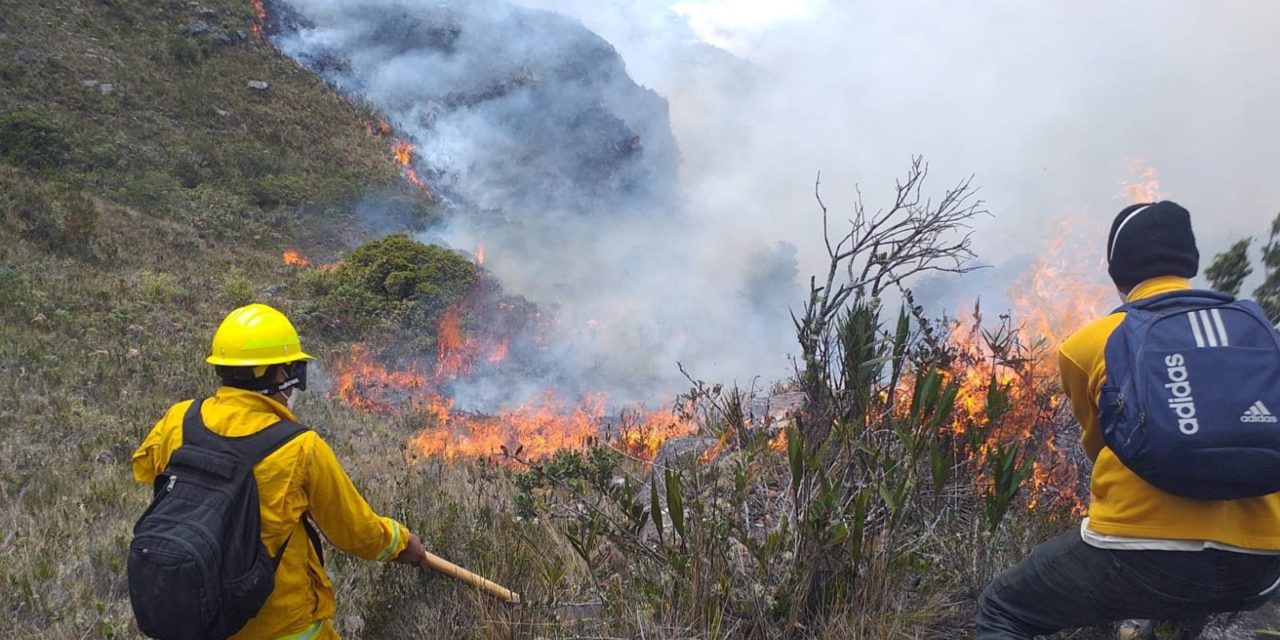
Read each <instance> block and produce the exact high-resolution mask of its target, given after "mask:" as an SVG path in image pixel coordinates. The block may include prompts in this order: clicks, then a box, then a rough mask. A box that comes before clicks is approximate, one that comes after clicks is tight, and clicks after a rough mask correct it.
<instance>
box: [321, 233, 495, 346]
mask: <svg viewBox="0 0 1280 640" xmlns="http://www.w3.org/2000/svg"><path fill="white" fill-rule="evenodd" d="M478 277H479V276H478V273H477V269H476V267H475V265H473V264H472V263H471V262H470V261H469V260H467V259H466V258H463V257H462V256H460V255H458V254H456V253H454V252H452V251H450V250H448V249H445V248H442V247H437V246H433V245H427V244H423V243H421V242H418V241H416V240H413V239H412V238H410V237H409V236H408V235H405V234H395V235H391V236H387V237H386V238H383V239H381V240H375V241H373V242H369V243H366V244H364V245H362V246H360V247H359V248H357V249H356V250H355V251H353V252H352V253H351V255H350V256H349V257H348V258H347V259H346V260H344V261H343V262H342V264H341V266H339V267H338V269H337V271H335V272H334V273H333V276H332V279H330V278H327V277H325V278H316V279H314V281H313V282H311V283H310V285H311V286H312V287H313V288H315V289H319V290H327V291H328V294H327V296H326V297H325V306H326V307H328V311H329V312H330V313H329V315H331V316H337V318H340V319H341V320H340V322H343V323H354V325H355V326H361V327H369V328H372V327H375V326H378V325H382V326H384V327H385V328H387V329H393V330H396V329H399V330H406V331H407V332H408V334H409V336H411V337H412V338H413V339H414V340H416V341H425V342H424V343H425V344H430V343H433V342H434V340H435V321H436V319H437V318H438V317H439V315H440V313H442V312H443V311H444V310H445V309H447V308H448V307H449V305H452V304H453V303H455V302H457V301H459V300H461V299H462V298H463V297H464V296H466V295H467V293H468V292H470V291H471V289H472V287H473V286H475V284H476V282H477V281H478Z"/></svg>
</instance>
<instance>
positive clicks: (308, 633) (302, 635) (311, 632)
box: [276, 620, 324, 640]
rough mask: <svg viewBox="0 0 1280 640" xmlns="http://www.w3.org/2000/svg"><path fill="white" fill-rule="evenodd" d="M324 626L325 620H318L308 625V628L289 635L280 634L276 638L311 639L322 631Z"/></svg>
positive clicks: (281, 639) (278, 639)
mask: <svg viewBox="0 0 1280 640" xmlns="http://www.w3.org/2000/svg"><path fill="white" fill-rule="evenodd" d="M322 627H324V620H316V621H315V622H312V623H311V624H310V625H308V626H307V628H306V629H303V630H302V631H299V632H297V633H291V634H289V635H287V636H280V637H279V638H276V640H311V638H314V637H316V634H317V633H320V629H321V628H322Z"/></svg>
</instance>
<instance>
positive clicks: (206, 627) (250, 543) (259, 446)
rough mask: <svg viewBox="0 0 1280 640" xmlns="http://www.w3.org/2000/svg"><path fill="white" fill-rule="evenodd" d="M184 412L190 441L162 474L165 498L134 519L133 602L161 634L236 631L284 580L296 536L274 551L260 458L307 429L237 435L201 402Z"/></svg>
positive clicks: (185, 439)
mask: <svg viewBox="0 0 1280 640" xmlns="http://www.w3.org/2000/svg"><path fill="white" fill-rule="evenodd" d="M201 402H202V400H200V399H197V400H196V401H194V402H192V403H191V408H190V409H188V410H187V413H186V416H185V417H184V418H183V420H182V445H181V446H180V447H178V449H177V450H175V451H174V452H173V455H172V456H170V458H169V464H168V466H166V467H165V469H164V472H163V473H161V474H160V475H159V476H157V477H156V481H155V497H154V498H153V499H152V501H151V505H150V506H149V507H147V510H146V512H144V513H143V514H142V517H141V518H139V519H138V522H137V524H135V525H134V527H133V542H132V543H131V544H130V545H129V562H128V571H129V600H130V602H131V603H132V605H133V615H134V617H135V618H136V619H137V621H138V628H139V629H141V630H142V632H143V633H145V634H146V635H148V636H151V637H154V638H159V639H161V640H168V639H170V638H173V639H178V638H182V639H205V638H208V639H215V638H219V639H220V638H226V637H227V636H230V635H231V634H233V633H235V632H237V631H239V630H240V629H241V628H242V627H244V625H245V623H246V622H248V621H249V619H250V618H252V617H253V616H255V615H257V613H258V610H259V609H261V608H262V604H263V603H264V602H265V601H266V599H267V596H269V595H271V591H272V589H274V588H275V571H276V568H277V567H279V565H280V559H281V558H282V557H283V556H284V550H285V547H286V546H288V544H289V540H288V539H286V540H285V541H284V544H282V545H280V548H279V549H278V550H277V551H276V554H275V558H274V559H272V557H271V556H270V555H268V553H267V549H266V547H264V546H263V544H262V538H261V537H260V535H261V520H260V515H259V503H258V482H257V480H256V479H255V478H254V476H253V466H254V465H255V464H257V463H258V461H260V460H262V459H263V458H265V457H266V456H267V455H269V454H270V453H271V452H272V451H275V450H276V449H278V448H279V447H280V446H281V445H283V444H284V443H286V442H288V441H290V440H292V439H293V438H295V437H297V436H298V435H299V434H301V433H303V432H304V431H306V430H307V427H304V426H302V425H300V424H296V423H293V422H288V421H281V422H277V423H275V424H273V425H271V426H269V427H267V428H265V429H263V430H261V431H258V432H257V433H254V434H251V435H248V436H244V437H239V438H230V437H226V436H219V435H217V434H215V433H213V432H212V431H209V429H208V428H207V427H205V425H204V421H203V420H201V418H200V404H201Z"/></svg>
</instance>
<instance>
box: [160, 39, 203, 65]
mask: <svg viewBox="0 0 1280 640" xmlns="http://www.w3.org/2000/svg"><path fill="white" fill-rule="evenodd" d="M165 48H166V49H167V50H168V53H169V57H170V58H172V59H173V61H174V62H176V63H178V64H179V65H182V66H184V67H192V66H195V65H196V63H198V62H200V61H201V60H203V59H204V57H205V50H204V47H202V46H200V44H199V43H198V42H196V41H195V40H193V39H191V38H184V37H181V36H174V37H172V38H170V39H169V41H168V42H167V43H166V46H165Z"/></svg>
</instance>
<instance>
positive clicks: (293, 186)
mask: <svg viewBox="0 0 1280 640" xmlns="http://www.w3.org/2000/svg"><path fill="white" fill-rule="evenodd" d="M310 192H311V188H310V185H308V184H307V182H306V181H305V180H303V179H302V177H300V176H296V175H278V176H265V177H263V178H261V179H259V180H256V181H254V183H253V186H252V187H251V193H250V195H251V196H252V197H253V201H254V203H255V204H257V205H258V206H260V207H265V208H273V207H278V206H280V205H296V204H301V203H302V202H304V201H306V200H308V199H309V198H308V195H309V194H310Z"/></svg>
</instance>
